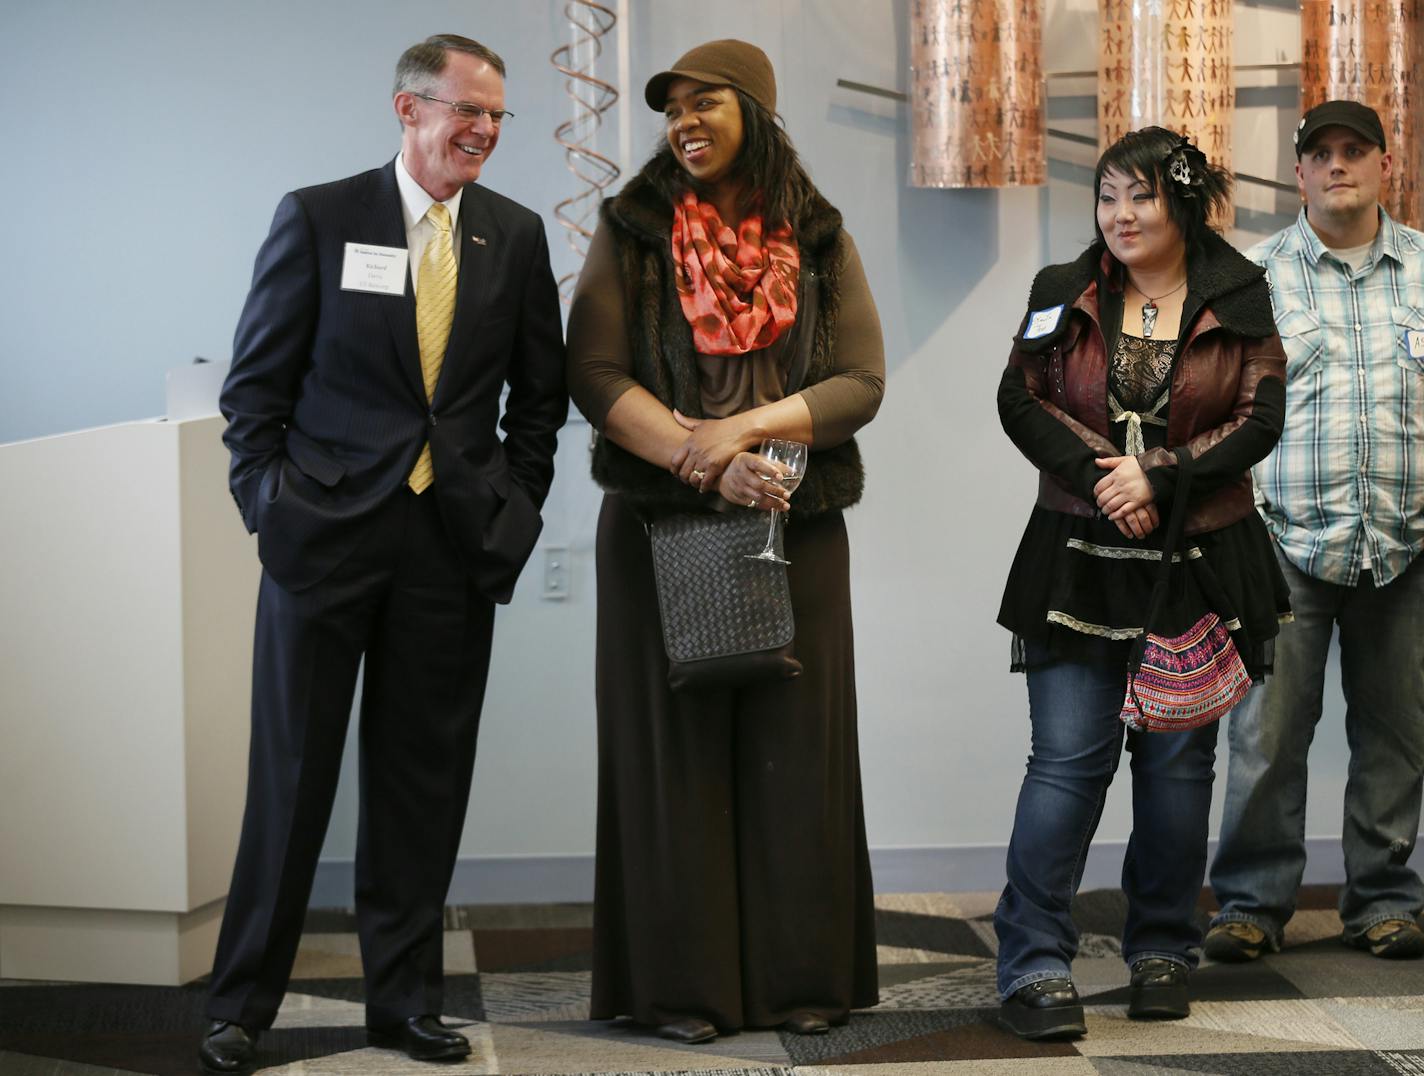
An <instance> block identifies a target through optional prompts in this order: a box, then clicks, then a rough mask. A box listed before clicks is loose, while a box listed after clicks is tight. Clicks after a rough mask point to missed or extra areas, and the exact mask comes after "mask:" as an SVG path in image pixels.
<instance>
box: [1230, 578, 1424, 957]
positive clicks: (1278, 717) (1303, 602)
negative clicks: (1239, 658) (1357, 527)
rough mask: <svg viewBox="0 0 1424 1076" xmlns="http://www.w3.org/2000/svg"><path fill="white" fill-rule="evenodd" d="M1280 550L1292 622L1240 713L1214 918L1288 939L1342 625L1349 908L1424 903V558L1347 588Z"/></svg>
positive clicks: (1234, 728)
mask: <svg viewBox="0 0 1424 1076" xmlns="http://www.w3.org/2000/svg"><path fill="white" fill-rule="evenodd" d="M1276 555H1277V558H1278V559H1279V560H1280V562H1281V570H1282V571H1283V572H1285V576H1286V581H1287V582H1289V583H1290V589H1291V605H1292V607H1293V608H1294V610H1295V621H1294V622H1293V623H1290V624H1284V625H1282V626H1281V634H1280V637H1279V638H1278V639H1277V640H1276V658H1275V670H1276V672H1275V675H1274V676H1272V677H1271V678H1270V679H1269V680H1268V681H1267V682H1266V683H1265V684H1264V685H1258V686H1256V687H1254V688H1252V689H1251V693H1250V695H1248V696H1247V697H1246V700H1245V701H1244V702H1242V703H1241V705H1240V706H1238V707H1237V708H1236V710H1235V711H1234V712H1233V713H1232V715H1231V719H1230V720H1231V727H1230V730H1229V734H1228V737H1229V742H1230V746H1231V755H1230V761H1229V763H1228V765H1227V771H1226V805H1225V811H1224V813H1223V816H1222V820H1221V843H1220V845H1219V846H1218V848H1217V852H1216V859H1215V860H1214V861H1213V863H1212V867H1211V884H1212V888H1213V889H1214V890H1215V891H1216V899H1217V902H1218V903H1219V905H1220V906H1221V912H1220V913H1219V914H1218V915H1217V916H1216V918H1215V919H1214V920H1212V922H1213V923H1220V922H1232V921H1238V922H1249V923H1254V924H1255V925H1257V926H1259V927H1260V928H1261V929H1262V930H1264V931H1265V932H1266V933H1267V935H1268V936H1269V937H1270V938H1271V940H1272V941H1273V942H1274V943H1275V944H1276V945H1279V944H1280V939H1281V934H1282V932H1283V930H1284V929H1285V925H1286V921H1287V920H1289V919H1290V917H1291V914H1292V913H1293V912H1294V911H1295V901H1296V890H1297V889H1298V888H1299V886H1300V879H1301V874H1302V872H1303V871H1304V870H1305V785H1306V753H1307V752H1308V751H1309V749H1310V741H1311V738H1312V737H1313V736H1314V735H1315V726H1316V724H1317V723H1318V722H1319V720H1320V711H1321V701H1322V695H1323V693H1324V681H1325V660H1326V656H1327V655H1328V653H1329V650H1330V637H1331V634H1332V633H1333V630H1334V628H1335V626H1336V625H1339V628H1340V673H1341V682H1342V686H1343V688H1344V694H1345V706H1346V710H1345V736H1346V741H1347V743H1348V744H1349V748H1350V768H1349V775H1348V778H1347V780H1346V784H1345V820H1344V829H1343V831H1342V838H1341V839H1342V843H1343V844H1344V851H1345V887H1344V889H1342V890H1341V892H1340V918H1341V920H1343V922H1344V925H1345V932H1346V934H1349V935H1357V934H1362V933H1364V932H1365V931H1366V930H1369V928H1370V927H1372V926H1374V925H1375V924H1376V923H1380V922H1382V921H1384V920H1386V919H1412V918H1414V917H1415V916H1417V915H1418V914H1419V911H1420V909H1421V907H1424V885H1421V882H1420V879H1419V875H1418V873H1417V872H1415V871H1414V870H1413V869H1411V868H1410V867H1409V865H1408V863H1407V862H1406V860H1408V858H1409V854H1410V852H1412V851H1413V850H1414V842H1415V839H1416V836H1417V834H1418V833H1419V803H1420V791H1421V775H1424V557H1421V558H1418V559H1416V560H1415V561H1414V563H1413V564H1412V565H1410V567H1409V570H1408V571H1406V572H1405V573H1404V574H1403V575H1401V576H1399V577H1398V578H1396V579H1394V580H1392V581H1391V582H1390V583H1389V584H1388V585H1387V586H1384V587H1376V586H1374V584H1373V583H1372V582H1371V581H1370V579H1369V577H1368V576H1365V577H1363V578H1362V579H1361V581H1360V583H1359V584H1358V585H1357V586H1354V587H1342V586H1337V585H1335V584H1334V583H1326V582H1323V581H1322V580H1319V579H1314V578H1312V577H1310V576H1308V575H1306V574H1305V573H1303V572H1301V571H1300V570H1299V569H1298V568H1296V567H1295V566H1294V565H1293V564H1291V563H1290V562H1289V561H1287V560H1286V559H1285V557H1284V556H1281V554H1280V551H1279V550H1277V551H1276Z"/></svg>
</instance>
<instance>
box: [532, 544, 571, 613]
mask: <svg viewBox="0 0 1424 1076" xmlns="http://www.w3.org/2000/svg"><path fill="white" fill-rule="evenodd" d="M569 576H570V571H569V547H568V546H566V545H546V546H545V547H544V587H543V589H542V590H540V592H539V597H541V598H544V599H546V600H548V601H563V600H564V599H566V598H567V597H568V596H569Z"/></svg>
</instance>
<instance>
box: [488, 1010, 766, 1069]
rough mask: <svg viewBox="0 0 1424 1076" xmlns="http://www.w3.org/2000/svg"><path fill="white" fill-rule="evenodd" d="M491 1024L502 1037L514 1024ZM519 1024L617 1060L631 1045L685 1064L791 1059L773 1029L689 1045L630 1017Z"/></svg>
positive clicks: (761, 1064)
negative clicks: (661, 1036)
mask: <svg viewBox="0 0 1424 1076" xmlns="http://www.w3.org/2000/svg"><path fill="white" fill-rule="evenodd" d="M492 1026H493V1027H494V1028H495V1034H496V1036H503V1035H504V1034H505V1029H506V1028H508V1027H510V1026H511V1025H508V1024H496V1025H492ZM518 1026H519V1027H522V1028H523V1029H525V1030H527V1031H536V1032H542V1033H545V1035H544V1036H541V1038H540V1039H539V1040H538V1041H539V1042H541V1043H542V1044H543V1045H546V1046H547V1045H548V1044H549V1042H550V1040H549V1039H548V1038H547V1036H548V1035H557V1036H561V1037H562V1039H561V1042H562V1047H563V1048H564V1049H565V1050H567V1051H570V1052H576V1051H579V1050H582V1051H585V1052H586V1053H588V1054H589V1055H597V1056H599V1057H608V1058H610V1059H615V1060H616V1058H618V1057H622V1056H624V1052H625V1051H626V1050H628V1049H629V1048H630V1047H637V1048H639V1049H641V1050H655V1051H658V1052H660V1053H661V1054H665V1055H667V1057H669V1058H672V1057H673V1056H677V1058H678V1060H679V1062H680V1063H681V1065H682V1066H689V1065H694V1066H705V1065H708V1064H710V1063H712V1062H717V1063H722V1062H730V1061H736V1062H739V1063H741V1064H742V1065H744V1066H746V1067H757V1068H770V1067H779V1066H784V1065H787V1064H789V1063H790V1060H791V1058H790V1056H789V1054H788V1053H787V1051H786V1047H785V1045H784V1043H783V1036H782V1035H781V1034H780V1033H779V1032H777V1031H772V1030H763V1031H742V1032H740V1033H738V1034H733V1035H721V1036H719V1037H718V1038H717V1039H716V1040H715V1041H714V1042H712V1043H708V1044H706V1045H701V1046H688V1045H685V1044H681V1043H676V1042H671V1041H669V1040H667V1039H663V1038H659V1037H658V1036H657V1035H656V1034H654V1033H653V1031H652V1029H650V1028H646V1027H642V1026H641V1025H639V1024H635V1023H633V1022H632V1021H631V1020H592V1021H590V1020H572V1021H568V1022H565V1023H554V1022H540V1023H534V1024H521V1025H518ZM501 1041H503V1040H501ZM502 1056H503V1055H502ZM749 1063H750V1064H749ZM673 1067H674V1068H676V1067H678V1065H674V1066H673Z"/></svg>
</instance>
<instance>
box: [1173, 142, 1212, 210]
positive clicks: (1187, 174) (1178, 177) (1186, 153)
mask: <svg viewBox="0 0 1424 1076" xmlns="http://www.w3.org/2000/svg"><path fill="white" fill-rule="evenodd" d="M1162 163H1163V164H1164V165H1165V166H1166V167H1165V171H1166V173H1167V178H1168V179H1170V180H1171V181H1172V182H1173V183H1175V184H1176V185H1177V188H1178V193H1179V194H1181V195H1182V196H1184V197H1186V198H1195V197H1196V196H1197V192H1196V189H1195V188H1197V187H1200V186H1201V185H1202V182H1203V181H1204V180H1205V178H1206V163H1207V162H1206V154H1205V153H1203V152H1202V151H1201V150H1199V149H1198V148H1197V147H1196V146H1194V145H1193V144H1192V140H1191V139H1190V138H1188V137H1187V136H1186V135H1182V137H1181V138H1180V139H1179V140H1178V141H1177V144H1176V145H1175V146H1173V147H1172V148H1171V149H1170V150H1168V151H1167V155H1166V156H1165V157H1164V158H1163V159H1162Z"/></svg>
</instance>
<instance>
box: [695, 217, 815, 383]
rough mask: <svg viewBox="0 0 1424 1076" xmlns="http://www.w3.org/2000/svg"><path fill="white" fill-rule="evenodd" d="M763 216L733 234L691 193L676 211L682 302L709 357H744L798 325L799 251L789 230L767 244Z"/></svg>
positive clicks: (777, 233) (746, 221)
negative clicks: (788, 328)
mask: <svg viewBox="0 0 1424 1076" xmlns="http://www.w3.org/2000/svg"><path fill="white" fill-rule="evenodd" d="M762 227H763V222H762V217H761V214H760V213H757V214H755V215H753V216H749V217H747V218H746V219H744V220H743V221H742V226H741V227H740V228H739V229H737V231H735V232H733V231H732V229H731V228H729V227H727V225H725V224H723V223H722V218H721V216H720V215H718V213H717V207H716V206H714V205H712V203H711V202H702V201H699V200H698V198H697V195H695V194H693V193H692V192H691V191H688V192H686V193H685V194H684V195H683V196H682V201H681V203H680V204H675V205H674V206H673V212H672V260H673V262H674V264H675V265H676V266H677V297H678V299H679V300H680V301H681V302H682V313H683V316H684V317H686V318H687V323H688V324H689V325H691V326H692V342H693V345H694V346H695V347H696V349H697V350H698V351H699V352H700V353H701V354H703V355H745V354H746V353H747V352H748V351H756V350H758V349H760V348H764V347H766V346H767V345H768V344H770V343H771V342H772V341H773V340H775V339H776V338H777V337H778V336H780V335H781V334H782V332H784V331H785V330H786V329H787V327H788V326H790V325H792V324H794V323H795V321H796V282H797V280H798V279H799V278H800V276H801V252H800V251H799V250H797V249H796V240H795V239H793V238H792V235H791V228H790V226H789V225H785V224H783V225H782V226H781V227H780V228H778V229H777V230H776V231H774V232H772V233H771V234H770V235H768V236H766V237H765V238H764V239H763V236H762Z"/></svg>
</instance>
